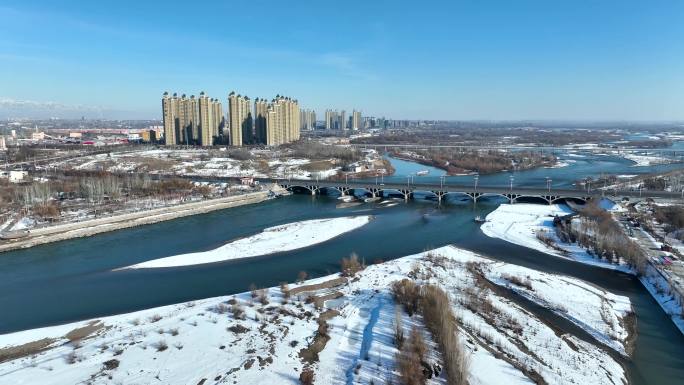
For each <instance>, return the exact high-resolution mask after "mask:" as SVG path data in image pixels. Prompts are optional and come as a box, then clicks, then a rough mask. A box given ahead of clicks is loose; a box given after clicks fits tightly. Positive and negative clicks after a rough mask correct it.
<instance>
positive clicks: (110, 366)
mask: <svg viewBox="0 0 684 385" xmlns="http://www.w3.org/2000/svg"><path fill="white" fill-rule="evenodd" d="M103 365H104V369H105V370H114V369H116V368H118V367H119V360H117V359H115V358H113V359H111V360H109V361H105V362H104V363H103Z"/></svg>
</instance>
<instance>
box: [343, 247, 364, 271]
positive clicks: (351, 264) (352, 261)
mask: <svg viewBox="0 0 684 385" xmlns="http://www.w3.org/2000/svg"><path fill="white" fill-rule="evenodd" d="M340 267H341V270H342V276H343V277H353V276H354V275H355V274H356V273H357V272H359V271H361V270H363V269H364V267H365V266H363V264H361V263H360V262H359V256H358V255H356V253H352V254H351V255H350V256H349V258H342V260H341V261H340Z"/></svg>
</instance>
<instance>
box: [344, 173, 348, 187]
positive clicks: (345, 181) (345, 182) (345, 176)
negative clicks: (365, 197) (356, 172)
mask: <svg viewBox="0 0 684 385" xmlns="http://www.w3.org/2000/svg"><path fill="white" fill-rule="evenodd" d="M348 178H349V174H347V173H345V174H344V184H346V185H348V184H349V179H348Z"/></svg>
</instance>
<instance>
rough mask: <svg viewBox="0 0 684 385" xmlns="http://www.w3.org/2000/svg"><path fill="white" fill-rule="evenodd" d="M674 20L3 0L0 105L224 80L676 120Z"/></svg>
mask: <svg viewBox="0 0 684 385" xmlns="http://www.w3.org/2000/svg"><path fill="white" fill-rule="evenodd" d="M683 17H684V1H681V0H648V1H647V0H639V1H633V0H573V1H571V0H500V1H495V0H469V1H465V0H452V1H429V0H423V1H400V0H395V1H384V0H376V1H374V0H364V1H357V0H346V1H323V0H318V1H313V0H311V1H308V0H301V1H261V0H250V1H239V2H238V1H213V0H204V1H200V2H188V1H183V2H175V1H169V0H167V1H156V0H147V1H128V0H120V1H107V0H103V1H92V0H88V1H68V0H66V1H59V2H57V1H31V0H21V1H14V0H2V1H0V114H2V113H4V114H5V115H7V114H8V113H11V114H15V115H16V114H19V113H26V114H38V115H39V114H43V115H45V114H47V115H49V116H53V115H58V114H64V115H77V116H75V117H80V116H81V115H80V114H84V115H88V116H91V115H96V116H99V117H104V118H118V119H123V118H130V119H147V118H149V119H152V118H160V117H161V101H160V100H161V95H162V93H163V92H164V91H170V92H178V93H179V94H181V93H186V94H188V95H190V94H195V95H197V94H199V92H200V91H205V92H206V93H207V94H208V95H209V96H210V97H216V98H219V99H220V100H222V101H223V102H224V104H226V103H227V102H226V98H227V95H228V93H229V92H230V91H233V90H234V91H236V92H237V93H241V94H243V95H248V96H250V97H251V98H252V99H253V98H256V97H266V98H272V97H274V96H275V95H276V94H281V95H287V96H292V97H294V98H296V99H298V100H299V102H300V106H301V107H304V108H313V109H315V110H317V112H318V113H319V114H321V113H322V112H323V111H324V110H325V109H326V108H334V109H345V110H348V111H350V110H352V109H357V110H361V111H363V114H364V115H369V116H370V115H374V116H386V117H388V118H395V119H449V120H451V119H453V120H473V119H478V120H479V119H491V120H509V119H512V120H526V119H535V120H545V119H547V120H648V121H659V120H666V121H670V120H684V21H683V20H684V18H683ZM224 110H225V107H224ZM8 111H9V112H8Z"/></svg>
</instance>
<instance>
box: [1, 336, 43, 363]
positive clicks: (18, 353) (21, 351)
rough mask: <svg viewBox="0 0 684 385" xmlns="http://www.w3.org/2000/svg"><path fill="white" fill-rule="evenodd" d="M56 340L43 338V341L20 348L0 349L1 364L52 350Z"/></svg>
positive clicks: (33, 342)
mask: <svg viewBox="0 0 684 385" xmlns="http://www.w3.org/2000/svg"><path fill="white" fill-rule="evenodd" d="M55 341H56V339H54V338H43V339H42V340H38V341H32V342H29V343H26V344H23V345H19V346H10V347H8V348H3V349H0V362H5V361H11V360H16V359H17V358H22V357H27V356H31V355H34V354H38V353H40V352H42V351H44V350H47V349H49V348H50V345H52V344H53V343H54V342H55Z"/></svg>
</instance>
